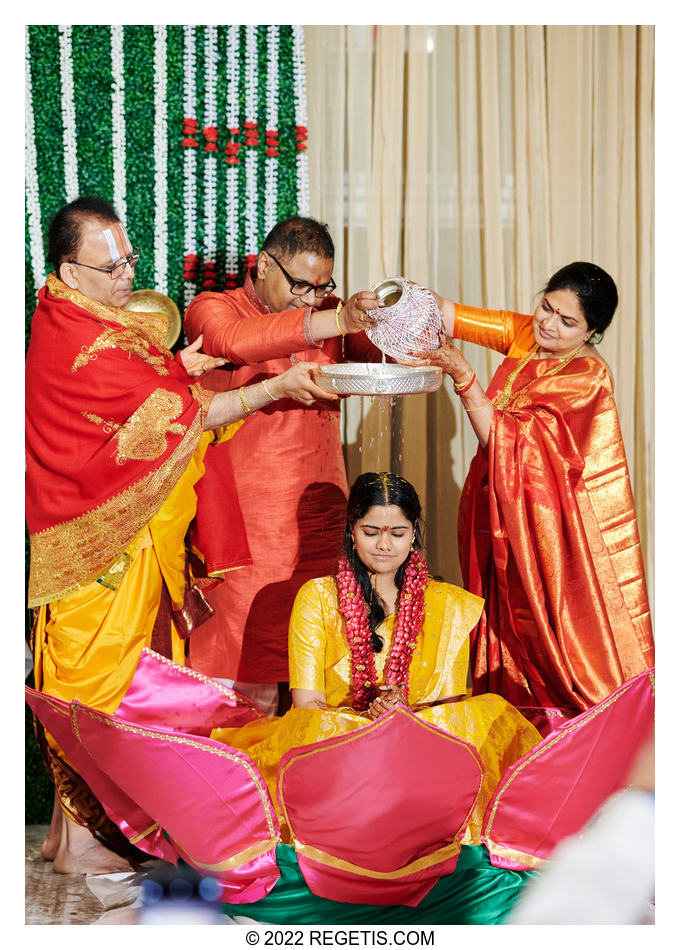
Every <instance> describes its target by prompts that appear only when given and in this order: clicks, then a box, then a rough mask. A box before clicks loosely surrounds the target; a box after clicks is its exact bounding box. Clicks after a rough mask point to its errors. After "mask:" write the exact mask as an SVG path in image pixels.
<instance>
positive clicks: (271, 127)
mask: <svg viewBox="0 0 680 950" xmlns="http://www.w3.org/2000/svg"><path fill="white" fill-rule="evenodd" d="M278 132H279V28H278V26H268V27H267V127H266V133H265V134H266V137H267V149H266V152H267V157H266V158H265V161H264V182H265V184H264V231H265V235H266V234H269V232H270V231H271V229H272V228H273V227H274V225H275V224H276V222H277V195H278V183H279V158H278V151H279V150H278V144H279V136H278Z"/></svg>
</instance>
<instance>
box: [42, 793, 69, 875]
mask: <svg viewBox="0 0 680 950" xmlns="http://www.w3.org/2000/svg"><path fill="white" fill-rule="evenodd" d="M63 814H64V813H63V812H62V810H61V805H60V804H59V796H58V795H57V793H56V790H55V793H54V808H53V809H52V820H51V821H50V827H49V828H48V829H47V836H46V838H45V840H44V841H43V843H42V845H41V847H40V853H41V855H42V856H43V858H44V860H45V861H54V859H55V858H56V856H57V851H58V850H59V842H60V840H61V824H62V816H63Z"/></svg>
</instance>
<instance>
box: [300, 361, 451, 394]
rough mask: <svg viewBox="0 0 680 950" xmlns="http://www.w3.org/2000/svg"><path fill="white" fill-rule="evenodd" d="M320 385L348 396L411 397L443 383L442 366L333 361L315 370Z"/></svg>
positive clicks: (437, 387)
mask: <svg viewBox="0 0 680 950" xmlns="http://www.w3.org/2000/svg"><path fill="white" fill-rule="evenodd" d="M314 380H315V382H316V384H317V386H320V387H321V389H325V390H326V391H327V392H331V393H340V394H341V395H345V396H408V395H411V393H431V392H434V391H435V389H439V387H440V386H441V384H442V371H441V369H440V367H439V366H400V365H398V364H395V363H330V364H328V365H325V366H319V367H318V368H317V369H315V370H314Z"/></svg>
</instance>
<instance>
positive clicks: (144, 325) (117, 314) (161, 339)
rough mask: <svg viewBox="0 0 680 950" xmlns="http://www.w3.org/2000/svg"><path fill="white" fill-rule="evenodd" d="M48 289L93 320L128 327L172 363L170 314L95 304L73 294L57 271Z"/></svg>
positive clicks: (52, 275)
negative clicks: (166, 341) (169, 347)
mask: <svg viewBox="0 0 680 950" xmlns="http://www.w3.org/2000/svg"><path fill="white" fill-rule="evenodd" d="M45 283H46V284H47V289H48V291H49V292H50V294H51V296H52V297H55V298H57V299H58V300H70V301H71V303H73V304H75V305H76V307H80V308H81V309H82V310H85V311H87V313H89V314H91V315H92V316H93V317H96V318H97V319H99V320H104V321H106V322H107V323H118V324H120V325H121V326H123V327H126V328H127V329H128V330H129V331H130V332H131V333H133V334H134V335H135V336H139V337H142V339H144V340H146V341H147V342H148V343H149V344H150V345H151V346H155V347H156V348H157V349H159V350H160V351H161V353H162V354H163V355H164V356H165V357H166V358H169V359H172V358H173V355H172V353H171V352H170V350H169V349H168V348H167V347H166V346H165V338H166V336H167V332H168V324H169V322H170V317H169V316H168V314H166V313H141V312H138V311H135V310H122V309H121V308H120V307H107V306H106V304H104V303H100V302H99V301H98V300H91V299H90V298H89V297H86V296H85V294H81V293H80V291H78V290H73V288H72V287H69V286H68V284H65V283H64V282H63V281H61V280H59V278H58V277H57V275H56V274H55V273H54V271H53V272H52V273H51V274H48V276H47V280H46V282H45Z"/></svg>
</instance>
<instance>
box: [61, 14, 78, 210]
mask: <svg viewBox="0 0 680 950" xmlns="http://www.w3.org/2000/svg"><path fill="white" fill-rule="evenodd" d="M59 71H60V77H61V119H62V126H63V130H64V133H63V135H64V137H63V141H64V181H65V186H66V201H67V202H69V201H73V200H74V198H77V197H78V193H79V189H78V149H77V145H76V110H75V105H74V102H73V53H72V48H71V27H70V26H60V27H59Z"/></svg>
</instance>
